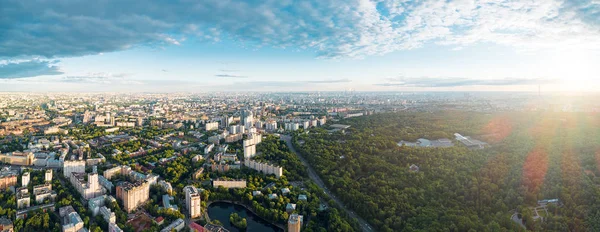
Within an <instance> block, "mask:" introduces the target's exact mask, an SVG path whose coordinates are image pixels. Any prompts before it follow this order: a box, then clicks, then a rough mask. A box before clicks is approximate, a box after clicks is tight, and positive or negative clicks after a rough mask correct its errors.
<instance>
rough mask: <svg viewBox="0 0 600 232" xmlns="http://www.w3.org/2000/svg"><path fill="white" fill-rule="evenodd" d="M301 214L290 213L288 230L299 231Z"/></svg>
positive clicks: (290, 231)
mask: <svg viewBox="0 0 600 232" xmlns="http://www.w3.org/2000/svg"><path fill="white" fill-rule="evenodd" d="M302 221H303V217H302V215H298V214H292V215H290V218H289V219H288V231H289V232H300V228H302Z"/></svg>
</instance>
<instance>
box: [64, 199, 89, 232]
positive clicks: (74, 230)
mask: <svg viewBox="0 0 600 232" xmlns="http://www.w3.org/2000/svg"><path fill="white" fill-rule="evenodd" d="M59 215H60V217H61V218H62V219H63V232H87V230H86V229H85V228H84V227H83V226H84V224H83V220H81V217H80V216H79V214H78V213H77V212H76V211H75V209H73V207H72V206H70V205H69V206H65V207H62V208H60V209H59Z"/></svg>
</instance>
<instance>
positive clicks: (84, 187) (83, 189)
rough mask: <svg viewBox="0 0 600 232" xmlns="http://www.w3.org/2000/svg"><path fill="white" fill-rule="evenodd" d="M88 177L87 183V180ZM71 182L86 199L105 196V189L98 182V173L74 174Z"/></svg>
mask: <svg viewBox="0 0 600 232" xmlns="http://www.w3.org/2000/svg"><path fill="white" fill-rule="evenodd" d="M86 175H87V181H86V180H85V176H86ZM70 181H71V184H72V185H73V186H74V187H75V189H77V192H79V193H80V194H81V196H83V198H85V199H92V198H94V197H98V196H100V195H102V194H104V189H103V188H101V187H100V182H99V181H98V173H84V172H73V173H71V178H70Z"/></svg>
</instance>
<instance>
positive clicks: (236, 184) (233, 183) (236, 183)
mask: <svg viewBox="0 0 600 232" xmlns="http://www.w3.org/2000/svg"><path fill="white" fill-rule="evenodd" d="M212 185H213V187H214V188H217V187H219V186H222V187H223V188H245V187H246V181H245V180H213V181H212Z"/></svg>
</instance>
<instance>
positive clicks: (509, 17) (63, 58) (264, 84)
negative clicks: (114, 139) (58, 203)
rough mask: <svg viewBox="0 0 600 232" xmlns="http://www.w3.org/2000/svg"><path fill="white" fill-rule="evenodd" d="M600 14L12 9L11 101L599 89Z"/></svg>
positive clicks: (7, 17)
mask: <svg viewBox="0 0 600 232" xmlns="http://www.w3.org/2000/svg"><path fill="white" fill-rule="evenodd" d="M599 10H600V4H599V3H598V2H597V1H594V0H590V1H586V0H580V1H560V0H529V1H509V0H502V1H479V0H477V1H468V0H464V1H463V0H461V1H419V2H413V1H392V0H378V1H368V0H352V1H339V0H327V1H198V2H190V1H159V2H155V1H151V2H146V1H144V2H140V1H94V2H85V1H29V0H26V1H17V0H14V1H13V0H11V1H4V2H3V3H2V5H1V7H0V15H2V18H1V19H2V20H1V22H0V91H11V92H14V91H17V92H18V91H25V92H38V91H41V92H181V91H183V92H214V91H217V92H220V91H343V90H355V91H538V88H541V89H542V91H571V92H589V91H592V92H595V91H596V90H598V89H600V88H599V87H600V85H599V84H600V82H599V81H598V78H597V77H598V76H597V74H598V73H599V71H600V66H598V65H597V64H598V63H600V52H599V49H600V21H599V20H598V18H600V17H599V14H598V12H599Z"/></svg>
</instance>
